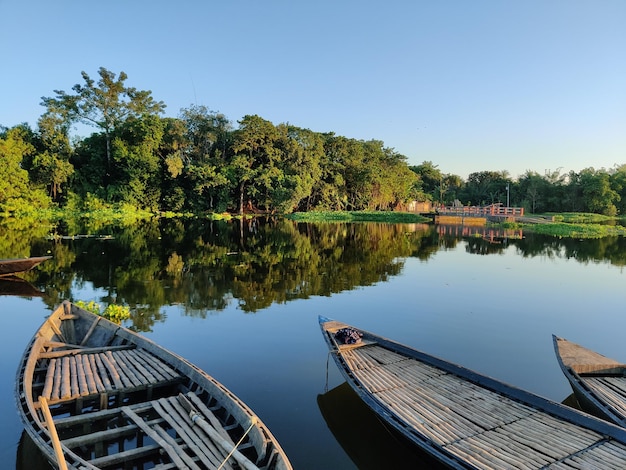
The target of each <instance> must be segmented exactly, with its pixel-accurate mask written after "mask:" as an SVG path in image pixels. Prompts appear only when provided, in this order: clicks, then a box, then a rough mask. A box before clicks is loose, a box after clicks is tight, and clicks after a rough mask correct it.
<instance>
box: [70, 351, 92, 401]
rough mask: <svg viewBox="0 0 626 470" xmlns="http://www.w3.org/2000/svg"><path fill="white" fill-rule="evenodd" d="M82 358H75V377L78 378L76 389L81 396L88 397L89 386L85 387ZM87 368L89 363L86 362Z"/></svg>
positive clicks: (85, 378)
mask: <svg viewBox="0 0 626 470" xmlns="http://www.w3.org/2000/svg"><path fill="white" fill-rule="evenodd" d="M83 357H84V356H77V357H75V358H74V359H75V361H76V375H77V378H78V389H79V393H80V395H81V396H85V395H89V393H90V391H89V385H87V374H86V373H85V366H84V364H83ZM87 366H89V361H87Z"/></svg>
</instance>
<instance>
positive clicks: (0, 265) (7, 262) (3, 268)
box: [0, 256, 52, 276]
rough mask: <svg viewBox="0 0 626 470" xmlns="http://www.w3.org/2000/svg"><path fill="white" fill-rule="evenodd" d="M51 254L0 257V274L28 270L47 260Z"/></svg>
mask: <svg viewBox="0 0 626 470" xmlns="http://www.w3.org/2000/svg"><path fill="white" fill-rule="evenodd" d="M50 258H52V256H33V257H31V258H14V259H0V276H10V275H12V274H17V273H23V272H26V271H30V270H31V269H33V268H34V267H35V266H37V265H39V264H41V263H43V262H44V261H46V260H49V259H50Z"/></svg>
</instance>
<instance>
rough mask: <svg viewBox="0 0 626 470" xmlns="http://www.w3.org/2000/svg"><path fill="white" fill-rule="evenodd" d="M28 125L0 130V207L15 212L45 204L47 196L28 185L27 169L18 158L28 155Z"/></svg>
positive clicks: (30, 147) (31, 147)
mask: <svg viewBox="0 0 626 470" xmlns="http://www.w3.org/2000/svg"><path fill="white" fill-rule="evenodd" d="M32 136H33V133H32V131H31V129H30V128H29V127H28V126H27V125H26V124H22V125H19V126H16V127H13V128H11V129H7V130H5V131H4V132H2V133H0V210H1V211H2V212H13V213H15V212H19V211H20V210H27V209H32V208H33V207H42V208H43V207H46V206H47V205H48V202H49V199H48V198H46V196H45V194H43V192H41V191H37V190H35V189H34V188H32V187H31V185H30V181H29V178H28V172H27V171H26V170H24V169H23V168H22V161H23V160H25V159H29V158H32V156H33V155H34V154H35V146H34V145H33V144H32V142H31V141H32V140H33V137H32Z"/></svg>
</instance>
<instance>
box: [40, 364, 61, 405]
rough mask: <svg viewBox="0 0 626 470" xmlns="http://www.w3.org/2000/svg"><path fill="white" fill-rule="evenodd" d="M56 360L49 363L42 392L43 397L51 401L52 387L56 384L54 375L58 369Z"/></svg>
mask: <svg viewBox="0 0 626 470" xmlns="http://www.w3.org/2000/svg"><path fill="white" fill-rule="evenodd" d="M56 362H57V361H56V359H52V360H51V361H50V362H49V363H48V370H47V371H46V381H45V383H44V386H43V391H42V392H41V396H42V397H44V398H46V399H48V400H49V399H50V395H51V394H52V385H53V383H54V373H55V369H56Z"/></svg>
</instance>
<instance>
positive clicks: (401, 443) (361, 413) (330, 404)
mask: <svg viewBox="0 0 626 470" xmlns="http://www.w3.org/2000/svg"><path fill="white" fill-rule="evenodd" d="M317 404H318V406H319V409H320V411H321V413H322V416H323V417H324V420H325V421H326V424H327V425H328V428H329V429H330V431H331V432H332V434H333V436H335V438H336V439H337V442H339V444H340V445H341V447H342V448H343V450H344V451H345V452H346V453H347V454H348V455H349V456H350V458H351V459H352V461H353V462H354V464H355V465H356V466H357V467H358V468H359V469H360V470H368V469H371V470H378V469H381V468H415V469H420V468H422V469H433V470H437V469H444V468H447V467H445V466H443V465H442V464H440V463H439V462H438V461H436V460H434V459H432V458H431V457H430V456H429V455H427V454H426V453H424V452H421V451H420V450H419V449H417V448H416V447H415V446H414V445H412V444H410V443H409V442H408V441H407V440H406V439H404V438H403V437H402V436H400V435H398V434H397V433H396V432H395V431H393V430H391V429H389V428H388V427H386V426H385V425H384V424H383V423H382V422H381V421H380V419H379V418H378V416H377V415H376V414H375V413H374V412H373V411H372V410H371V409H370V408H369V407H368V406H367V405H366V404H365V403H364V402H363V401H362V400H361V399H360V398H359V396H358V395H357V394H356V393H355V392H354V390H352V388H351V387H350V385H349V384H348V383H347V382H344V383H343V384H341V385H339V386H338V387H335V388H333V389H332V390H330V391H328V392H326V393H324V394H323V395H318V397H317Z"/></svg>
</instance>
